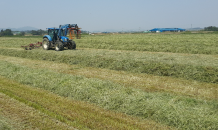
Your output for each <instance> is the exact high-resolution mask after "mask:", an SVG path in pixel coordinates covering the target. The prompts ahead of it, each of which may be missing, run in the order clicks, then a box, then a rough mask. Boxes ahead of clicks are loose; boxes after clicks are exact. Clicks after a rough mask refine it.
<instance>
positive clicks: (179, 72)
mask: <svg viewBox="0 0 218 130" xmlns="http://www.w3.org/2000/svg"><path fill="white" fill-rule="evenodd" d="M105 53H106V52H105V51H101V52H100V54H99V52H94V51H91V53H90V51H74V52H72V51H70V52H69V51H68V52H67V51H65V52H60V53H55V52H54V51H43V50H33V51H24V50H14V49H0V54H1V55H6V56H15V57H22V58H30V59H37V60H48V61H55V62H60V63H67V64H79V65H82V66H87V67H97V68H108V69H112V70H122V71H130V72H136V73H147V74H154V75H158V76H171V77H176V78H184V79H192V80H197V81H201V82H208V83H218V68H217V64H215V65H213V66H210V65H201V64H199V65H195V64H191V63H190V64H184V63H183V62H180V63H179V62H178V63H177V62H176V63H167V62H159V61H158V60H154V61H153V60H147V59H146V58H145V59H143V60H140V59H137V60H135V59H134V58H130V54H131V53H130V54H128V53H115V52H108V53H107V54H105ZM153 58H157V57H153ZM214 59H215V60H217V59H216V58H214ZM168 61H169V62H170V60H168Z"/></svg>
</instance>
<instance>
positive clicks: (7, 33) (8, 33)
mask: <svg viewBox="0 0 218 130" xmlns="http://www.w3.org/2000/svg"><path fill="white" fill-rule="evenodd" d="M3 35H4V36H13V33H12V31H11V29H6V30H5V31H4V32H3Z"/></svg>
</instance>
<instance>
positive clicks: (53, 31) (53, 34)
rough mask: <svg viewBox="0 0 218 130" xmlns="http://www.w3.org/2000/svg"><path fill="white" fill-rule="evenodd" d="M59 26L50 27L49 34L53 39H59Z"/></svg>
mask: <svg viewBox="0 0 218 130" xmlns="http://www.w3.org/2000/svg"><path fill="white" fill-rule="evenodd" d="M58 31H59V28H48V35H49V36H50V38H51V41H57V38H58V37H57V36H58Z"/></svg>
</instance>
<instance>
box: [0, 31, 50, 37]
mask: <svg viewBox="0 0 218 130" xmlns="http://www.w3.org/2000/svg"><path fill="white" fill-rule="evenodd" d="M46 33H47V31H45V30H41V29H40V30H30V31H11V29H5V30H3V29H1V31H0V36H13V35H17V36H24V35H25V34H32V35H44V34H46Z"/></svg>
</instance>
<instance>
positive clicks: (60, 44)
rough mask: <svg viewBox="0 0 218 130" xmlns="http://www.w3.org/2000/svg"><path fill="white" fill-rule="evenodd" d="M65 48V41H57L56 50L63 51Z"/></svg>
mask: <svg viewBox="0 0 218 130" xmlns="http://www.w3.org/2000/svg"><path fill="white" fill-rule="evenodd" d="M63 49H64V46H63V43H62V42H61V41H56V42H55V51H62V50H63Z"/></svg>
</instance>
